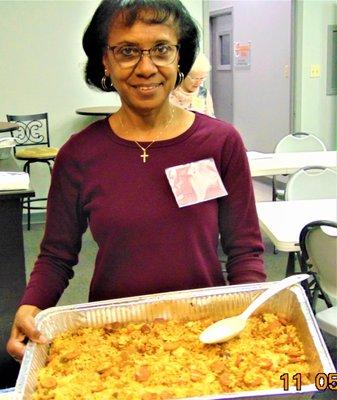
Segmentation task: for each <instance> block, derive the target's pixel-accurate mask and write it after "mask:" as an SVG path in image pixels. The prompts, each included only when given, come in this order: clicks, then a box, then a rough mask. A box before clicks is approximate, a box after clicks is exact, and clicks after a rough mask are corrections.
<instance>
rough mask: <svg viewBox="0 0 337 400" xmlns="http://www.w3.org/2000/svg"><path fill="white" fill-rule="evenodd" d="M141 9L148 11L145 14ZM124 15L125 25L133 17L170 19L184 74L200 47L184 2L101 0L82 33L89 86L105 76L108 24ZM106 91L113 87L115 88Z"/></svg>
mask: <svg viewBox="0 0 337 400" xmlns="http://www.w3.org/2000/svg"><path fill="white" fill-rule="evenodd" d="M144 11H151V13H149V14H145V13H144ZM121 14H122V15H123V18H124V21H123V22H124V23H125V26H132V25H133V24H134V23H135V22H136V21H139V20H140V21H142V22H145V23H148V24H161V23H165V22H166V21H168V20H169V19H170V18H172V19H173V22H174V24H175V25H176V27H177V34H178V43H179V45H180V48H179V55H180V58H179V70H180V71H181V72H182V73H183V74H184V76H186V75H187V74H188V73H189V71H190V69H191V67H192V65H193V62H194V59H195V57H196V54H197V52H198V50H199V30H198V27H197V25H196V23H195V22H194V20H193V19H192V17H191V16H190V14H189V12H188V11H187V9H186V8H185V6H184V5H183V4H182V3H181V2H180V1H179V0H103V1H102V2H101V3H100V5H99V6H98V8H97V9H96V11H95V13H94V15H93V17H92V19H91V21H90V23H89V25H88V26H87V28H86V30H85V32H84V35H83V41H82V45H83V49H84V51H85V53H86V55H87V58H88V59H87V63H86V67H85V81H86V82H87V84H88V85H89V86H94V87H96V88H99V89H101V90H105V89H104V88H102V86H101V80H102V77H103V76H104V66H103V62H102V59H103V54H104V52H105V47H106V45H107V39H108V35H109V29H110V25H111V23H112V22H113V19H114V17H116V16H117V15H121ZM105 91H116V89H115V88H113V87H111V89H108V90H105Z"/></svg>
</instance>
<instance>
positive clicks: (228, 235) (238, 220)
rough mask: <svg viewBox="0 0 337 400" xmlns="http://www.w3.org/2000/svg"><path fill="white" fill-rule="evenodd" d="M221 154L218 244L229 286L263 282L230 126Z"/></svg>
mask: <svg viewBox="0 0 337 400" xmlns="http://www.w3.org/2000/svg"><path fill="white" fill-rule="evenodd" d="M230 130H231V132H230V133H229V135H228V140H227V141H226V146H224V149H223V154H222V179H223V182H224V185H225V187H226V190H227V192H228V195H227V196H225V197H223V198H221V199H220V200H219V228H220V234H221V244H222V248H223V251H224V253H225V254H227V256H228V260H227V265H226V269H227V273H228V276H227V278H228V281H229V283H230V284H240V283H254V282H263V281H265V279H266V274H265V271H264V263H263V257H262V256H263V251H264V246H263V243H262V238H261V233H260V228H259V223H258V218H257V212H256V206H255V198H254V191H253V185H252V179H251V174H250V169H249V164H248V159H247V156H246V150H245V148H244V144H243V142H242V139H241V137H240V135H239V133H238V132H237V131H236V130H235V129H234V128H233V127H230Z"/></svg>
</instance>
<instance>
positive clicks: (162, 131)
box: [117, 108, 174, 163]
mask: <svg viewBox="0 0 337 400" xmlns="http://www.w3.org/2000/svg"><path fill="white" fill-rule="evenodd" d="M117 115H118V118H119V122H120V124H121V126H122V127H123V129H124V130H125V132H126V133H127V134H128V133H129V131H128V129H127V128H126V127H125V125H124V124H123V121H122V118H121V116H120V114H117ZM173 116H174V108H172V109H171V117H170V119H169V120H168V122H167V123H166V124H165V126H164V128H163V129H162V130H161V131H160V132H159V134H158V135H157V136H156V137H155V138H154V139H153V140H152V142H151V143H150V144H148V145H147V146H146V147H143V146H142V145H141V144H139V143H138V142H137V140H134V142H135V143H136V145H137V146H138V147H139V148H140V149H141V150H142V152H143V153H142V154H141V155H140V157H141V158H142V159H143V163H145V162H146V159H147V158H148V157H149V154H148V153H147V149H148V148H149V147H150V146H152V145H153V143H155V142H156V141H157V140H158V139H159V138H160V137H161V135H162V134H163V133H164V131H165V129H166V128H167V127H168V126H169V125H170V123H171V122H172V120H173Z"/></svg>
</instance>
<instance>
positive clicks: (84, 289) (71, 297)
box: [24, 181, 337, 399]
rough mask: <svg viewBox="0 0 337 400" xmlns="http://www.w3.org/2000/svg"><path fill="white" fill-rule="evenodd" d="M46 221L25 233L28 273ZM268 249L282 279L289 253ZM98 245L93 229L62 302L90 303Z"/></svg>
mask: <svg viewBox="0 0 337 400" xmlns="http://www.w3.org/2000/svg"><path fill="white" fill-rule="evenodd" d="M254 190H255V197H256V200H257V201H270V200H271V187H270V185H268V184H266V183H262V182H259V181H254ZM43 229H44V225H43V224H36V225H33V226H32V229H31V231H29V232H27V231H26V230H25V233H24V241H25V252H26V265H27V268H26V272H27V276H29V274H30V272H31V268H32V265H33V263H34V260H35V258H36V256H37V254H38V251H39V244H40V241H41V239H42V235H43ZM263 239H264V243H265V247H266V251H265V265H266V272H267V277H268V278H267V279H268V281H274V280H279V279H282V278H283V277H284V276H285V266H286V260H287V254H286V253H283V252H279V253H277V254H274V252H273V250H274V249H273V246H272V244H271V242H270V241H269V240H268V238H267V237H263ZM96 251H97V246H96V244H95V242H94V241H93V239H92V237H91V235H90V233H89V232H86V233H85V235H84V238H83V245H82V251H81V255H80V260H79V265H78V266H77V267H76V271H77V273H75V277H74V278H73V279H72V280H71V282H70V285H69V287H68V288H67V289H66V291H65V292H64V294H63V296H62V298H61V300H60V301H59V305H66V304H76V303H82V302H87V298H88V288H89V282H90V279H91V275H92V272H93V265H94V260H95V255H96ZM324 339H325V341H326V344H327V346H328V349H329V351H330V354H331V356H332V358H333V360H334V363H335V364H336V362H337V342H336V339H335V338H333V337H332V336H330V335H324ZM314 398H315V399H318V398H319V399H334V398H337V397H336V396H335V397H334V396H332V392H330V393H328V392H325V393H318V394H317V395H315V397H314Z"/></svg>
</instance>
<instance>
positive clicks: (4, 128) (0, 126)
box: [0, 121, 19, 132]
mask: <svg viewBox="0 0 337 400" xmlns="http://www.w3.org/2000/svg"><path fill="white" fill-rule="evenodd" d="M18 127H19V125H18V124H14V123H13V122H2V121H0V132H10V131H15V129H18Z"/></svg>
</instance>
